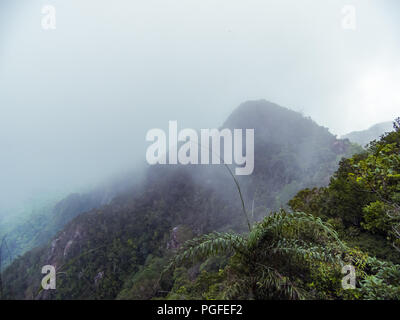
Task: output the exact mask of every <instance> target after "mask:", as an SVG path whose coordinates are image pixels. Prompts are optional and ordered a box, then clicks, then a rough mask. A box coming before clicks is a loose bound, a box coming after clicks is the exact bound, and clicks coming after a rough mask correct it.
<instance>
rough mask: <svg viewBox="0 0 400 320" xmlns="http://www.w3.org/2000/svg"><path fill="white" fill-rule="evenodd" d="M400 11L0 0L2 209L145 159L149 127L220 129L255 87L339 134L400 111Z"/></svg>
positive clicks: (243, 1) (337, 2) (174, 0)
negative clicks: (51, 15) (353, 22)
mask: <svg viewBox="0 0 400 320" xmlns="http://www.w3.org/2000/svg"><path fill="white" fill-rule="evenodd" d="M45 4H51V5H54V6H55V8H56V10H57V11H56V14H57V15H56V18H57V29H56V30H52V31H44V30H42V28H41V19H42V14H41V9H42V6H43V5H45ZM349 4H350V5H354V6H355V8H356V14H357V26H356V30H344V29H343V28H342V27H341V20H342V18H343V17H342V14H341V10H342V8H343V6H344V5H349ZM399 21H400V3H399V2H398V1H397V0H372V1H365V0H359V1H351V0H348V1H341V0H325V1H319V0H313V1H311V0H291V1H289V0H275V1H267V0H258V1H256V0H218V1H216V0H140V1H137V0H135V1H133V0H113V1H111V0H110V1H104V0H68V1H61V0H47V1H41V0H2V1H1V4H0V148H1V157H0V189H1V190H2V192H1V195H2V197H3V198H1V196H0V210H1V208H2V207H7V206H8V205H9V204H13V203H16V202H20V201H28V200H29V199H32V198H35V197H38V196H42V195H43V194H48V193H49V192H53V191H55V190H61V191H73V190H74V189H76V188H78V187H81V186H84V185H87V184H89V183H90V184H96V183H98V181H101V180H102V179H104V177H107V176H110V175H112V174H113V173H115V172H118V171H119V170H121V168H127V167H130V166H134V165H135V164H137V163H140V162H143V161H144V155H145V151H144V149H145V147H146V146H147V145H146V144H145V141H144V137H145V133H146V132H147V130H148V129H151V128H154V127H166V126H167V124H168V120H178V123H179V125H180V126H181V127H194V128H208V127H217V126H219V125H220V124H221V123H222V122H223V121H224V119H225V118H226V117H227V116H228V115H229V114H230V112H231V111H232V110H233V109H234V108H235V107H236V106H237V105H238V104H240V103H241V102H243V101H245V100H249V99H261V98H265V99H267V100H270V101H273V102H276V103H278V104H281V105H283V106H287V107H289V108H291V109H293V110H296V111H301V112H303V113H304V114H305V115H309V116H311V117H312V118H313V119H314V120H316V121H317V122H318V123H319V124H321V125H324V126H327V127H329V128H330V130H331V132H333V133H335V134H339V135H340V134H344V133H347V132H349V131H353V130H362V129H366V128H368V127H369V126H371V125H373V124H375V123H377V122H381V121H390V120H393V119H394V118H395V117H397V116H400V112H399V109H400V108H399V105H400V90H399V88H400V62H399V61H400V60H399V50H400V43H399V39H400V37H399V32H398V30H399ZM3 190H4V191H3ZM2 204H3V206H2ZM0 214H1V212H0Z"/></svg>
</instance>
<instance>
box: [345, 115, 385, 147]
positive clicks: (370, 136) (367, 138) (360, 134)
mask: <svg viewBox="0 0 400 320" xmlns="http://www.w3.org/2000/svg"><path fill="white" fill-rule="evenodd" d="M390 131H393V122H391V121H387V122H381V123H377V124H375V125H373V126H372V127H370V128H368V129H367V130H361V131H353V132H350V133H348V134H345V135H344V136H342V139H349V140H350V141H351V142H355V143H358V144H359V145H361V146H363V147H364V146H365V145H367V144H368V143H369V142H371V141H373V140H375V139H378V138H379V137H380V136H381V135H383V134H384V133H386V132H390Z"/></svg>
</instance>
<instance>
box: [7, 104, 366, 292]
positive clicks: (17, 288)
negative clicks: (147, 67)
mask: <svg viewBox="0 0 400 320" xmlns="http://www.w3.org/2000/svg"><path fill="white" fill-rule="evenodd" d="M222 128H254V129H255V170H254V172H253V174H252V175H251V176H240V177H238V178H237V179H238V182H239V185H240V188H241V191H242V195H243V200H244V202H245V211H243V210H242V207H241V201H240V197H239V194H238V190H237V189H236V185H235V183H234V181H233V180H232V177H231V176H230V175H229V172H228V171H227V170H226V168H225V167H224V166H223V165H221V166H208V167H204V166H180V165H178V166H162V165H158V166H153V167H151V168H149V169H148V170H147V172H146V176H145V178H144V182H143V183H142V184H141V185H139V186H137V187H136V188H135V189H134V190H129V191H126V192H123V193H120V195H119V196H117V197H115V198H114V200H112V201H111V202H110V203H109V204H107V205H104V206H102V207H100V208H98V209H93V210H90V211H88V212H86V213H83V214H79V215H78V216H77V217H76V218H74V219H73V220H72V221H70V222H69V223H67V225H66V226H65V227H64V228H63V229H62V230H61V231H60V232H58V233H57V235H56V236H55V237H54V238H53V239H52V240H51V241H49V242H48V243H47V244H46V245H44V246H41V247H37V248H34V249H32V250H30V251H29V252H27V253H25V254H24V255H23V256H21V257H19V258H17V259H16V260H15V261H14V262H13V263H12V265H11V266H10V267H9V268H7V269H6V270H5V271H4V272H3V274H2V297H3V298H6V299H15V298H17V299H150V298H157V297H160V298H184V299H190V298H215V297H224V298H229V297H237V298H301V297H322V298H334V297H337V296H338V295H335V294H333V293H331V292H318V294H315V295H311V296H310V295H308V294H307V293H306V291H307V288H308V289H310V287H308V286H313V285H314V286H317V287H316V288H314V289H312V290H318V286H319V285H326V284H325V283H324V284H321V283H314V284H313V285H312V284H311V282H312V279H313V277H314V275H315V274H317V275H321V274H322V273H323V272H322V270H323V269H324V268H330V267H331V265H330V263H331V262H329V261H330V260H329V259H330V258H331V257H333V258H334V262H332V263H335V266H339V265H340V262H341V260H340V259H339V260H337V259H336V258H337V255H338V254H339V253H340V254H346V253H347V251H346V249H345V247H344V245H343V244H342V243H341V242H340V241H339V240H338V238H337V235H336V232H335V231H333V230H331V227H329V226H327V225H325V223H324V222H322V221H321V220H319V218H316V216H314V215H311V214H299V215H298V216H297V215H294V214H293V213H289V211H288V210H289V208H288V207H287V202H288V201H289V200H290V199H291V198H292V197H293V196H294V195H295V194H296V193H297V192H299V191H300V190H301V189H305V188H311V187H314V186H317V187H324V186H327V185H328V184H329V179H330V177H331V175H332V174H333V173H334V172H335V170H336V169H337V165H338V162H339V160H340V159H341V158H342V157H350V156H351V155H352V154H353V153H355V152H357V151H361V149H360V148H358V147H357V146H355V145H352V144H351V143H350V142H349V141H347V140H339V139H336V137H335V136H333V135H332V134H331V133H329V131H328V129H326V128H323V127H321V126H318V125H317V124H316V123H315V122H313V121H312V120H311V119H309V118H304V117H303V116H302V115H301V114H299V113H296V112H293V111H291V110H289V109H286V108H283V107H280V106H278V105H275V104H272V103H269V102H267V101H264V100H261V101H251V102H247V103H244V104H242V105H241V106H239V107H238V108H237V109H236V110H235V111H234V112H233V113H232V115H231V116H230V117H229V118H228V119H227V121H226V122H225V123H224V124H223V126H222ZM328 188H329V187H328ZM281 208H284V209H286V211H279V210H280V209H281ZM275 211H278V213H277V214H272V213H271V212H275ZM246 220H249V221H250V224H251V225H252V228H251V230H248V228H247V224H246ZM296 221H298V224H297V222H296ZM269 226H271V228H269ZM214 231H217V232H219V233H213V232H214ZM249 232H250V234H249ZM210 233H211V234H210ZM207 234H209V235H207ZM196 237H200V239H199V240H192V242H189V243H185V241H186V240H190V239H193V238H196ZM297 238H299V240H300V241H301V240H302V239H303V240H304V242H296V239H297ZM267 240H268V241H270V244H268V243H269V242H268V241H267ZM204 241H205V242H204ZM266 241H267V242H266ZM285 241H287V244H288V246H287V250H288V251H287V254H288V256H287V255H286V254H283V252H279V248H281V247H282V246H284V244H285V243H286V242H285ZM184 243H185V244H184ZM202 243H206V245H202ZM265 246H267V247H265ZM274 246H276V247H274ZM191 247H194V248H196V250H193V251H190V253H183V255H182V254H180V250H184V249H189V250H191V249H190V248H191ZM328 247H329V248H331V249H332V252H331V256H329V255H328V257H327V259H328V260H327V261H325V262H324V263H325V264H322V265H320V268H322V269H321V270H319V271H317V270H316V269H314V267H313V266H311V265H309V262H310V261H309V260H307V256H308V255H311V256H312V257H313V259H314V258H315V259H314V260H313V264H318V263H319V261H320V260H318V259H319V258H320V257H321V256H323V255H324V254H323V253H322V252H321V251H322V249H323V248H328ZM179 248H181V249H179ZM199 248H200V251H199V250H198V249H199ZM295 248H297V249H298V250H299V252H303V253H304V254H305V256H306V258H304V257H300V256H291V253H290V252H291V251H290V250H292V249H295ZM297 249H296V250H297ZM176 250H178V255H177V256H176V257H177V258H176V259H175V261H174V262H173V263H172V264H171V265H170V268H169V269H166V267H167V266H168V265H169V263H170V259H171V258H173V257H174V256H175V253H176ZM289 251H290V252H289ZM213 253H215V254H217V253H218V254H220V253H221V254H222V256H218V257H212V258H210V259H208V258H207V257H208V255H210V254H213ZM266 255H268V256H266ZM192 256H193V258H194V257H195V256H196V257H197V258H203V260H202V259H199V260H198V263H195V264H193V265H189V264H188V263H189V262H192V259H191V257H192ZM314 256H315V257H314ZM255 258H256V259H255ZM265 259H267V260H268V263H267V264H266V265H265V268H264V266H263V267H262V268H261V269H260V267H261V265H264V264H263V261H264V260H265ZM287 259H289V260H287ZM249 261H253V262H254V263H255V262H257V265H254V263H253V262H252V263H251V264H248V263H249ZM289 261H292V264H290V263H289ZM47 264H51V265H54V266H55V267H56V270H57V272H58V274H57V290H54V291H53V290H49V291H42V290H40V283H41V278H42V276H43V275H42V274H41V272H40V271H41V267H42V266H43V265H47ZM163 271H164V272H163ZM266 271H268V272H267V273H265V272H266ZM331 271H332V274H334V275H335V277H336V275H337V270H336V269H335V268H334V269H332V270H331ZM318 272H319V273H318ZM339 273H340V272H339ZM235 274H236V276H235ZM240 274H241V275H243V279H241V278H240V277H238V275H240ZM246 275H249V278H246ZM258 275H263V276H266V277H267V278H262V280H260V281H261V282H260V283H262V286H263V289H262V290H261V291H260V292H258V291H257V290H256V287H254V286H257V285H258V284H257V283H258V280H257V276H258ZM303 277H307V278H303ZM279 279H280V280H279ZM335 279H336V278H335ZM256 280H257V281H256ZM278 280H279V281H278ZM254 281H256V282H254ZM326 281H328V282H329V281H331V279H327V280H326ZM332 281H333V280H332ZM253 282H254V283H253ZM249 283H250V284H251V287H252V288H253V289H252V290H250V291H249V292H247V291H243V290H245V289H244V288H245V287H243V286H247V285H249ZM297 283H298V285H296V286H293V287H291V284H297ZM329 283H330V282H329ZM242 285H243V286H242ZM297 287H298V288H297ZM310 290H311V289H310ZM228 291H229V293H228ZM246 292H247V293H246Z"/></svg>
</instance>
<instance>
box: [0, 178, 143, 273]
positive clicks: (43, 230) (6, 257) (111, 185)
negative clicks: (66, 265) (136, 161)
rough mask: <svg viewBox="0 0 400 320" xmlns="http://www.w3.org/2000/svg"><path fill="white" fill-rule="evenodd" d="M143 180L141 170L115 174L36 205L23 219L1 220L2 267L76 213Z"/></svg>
mask: <svg viewBox="0 0 400 320" xmlns="http://www.w3.org/2000/svg"><path fill="white" fill-rule="evenodd" d="M139 181H140V176H139V175H138V174H137V173H129V174H127V175H126V176H124V177H122V178H121V177H115V178H114V179H113V180H112V181H109V182H107V183H105V184H103V185H100V186H98V187H96V188H95V189H93V190H91V191H88V192H85V193H73V194H70V195H68V196H67V197H65V198H63V199H61V200H59V201H57V202H56V203H55V204H48V205H42V206H39V207H38V208H35V209H32V211H31V212H30V213H29V214H28V215H27V216H25V217H22V218H20V219H19V220H20V222H15V223H14V224H13V225H11V226H7V225H5V224H1V222H0V239H2V244H3V246H2V249H3V250H0V255H1V257H0V258H1V261H2V263H0V269H3V268H4V267H6V266H7V265H8V264H9V263H11V262H12V260H14V259H15V258H16V257H18V256H19V255H21V254H24V253H25V252H26V251H28V250H30V249H32V248H34V247H37V246H41V245H44V244H46V243H47V242H48V241H49V240H50V239H51V238H52V237H54V236H55V234H56V233H57V232H58V231H60V230H61V229H62V228H63V227H64V226H65V225H66V224H67V223H68V222H70V221H71V220H72V219H73V218H75V217H76V216H78V215H80V214H81V213H84V212H86V211H89V210H91V209H94V208H100V207H101V206H103V205H105V204H108V203H109V202H110V201H111V200H112V199H113V198H114V197H115V196H116V195H117V194H119V193H121V192H123V191H125V190H128V189H132V188H133V187H134V185H135V184H137V183H138V182H139ZM0 249H1V247H0Z"/></svg>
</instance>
